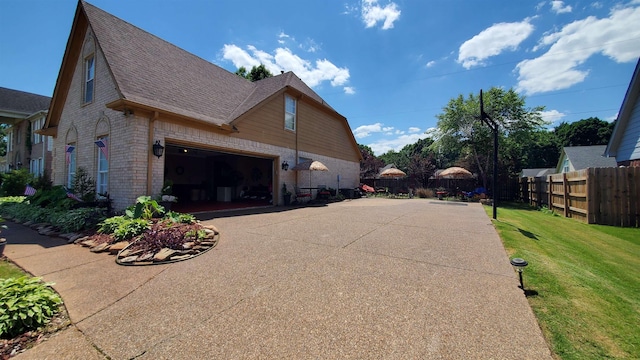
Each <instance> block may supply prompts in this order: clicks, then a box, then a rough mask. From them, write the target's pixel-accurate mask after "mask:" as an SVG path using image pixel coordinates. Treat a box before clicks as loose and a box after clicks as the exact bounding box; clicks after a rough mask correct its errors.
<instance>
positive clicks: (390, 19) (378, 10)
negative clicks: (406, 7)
mask: <svg viewBox="0 0 640 360" xmlns="http://www.w3.org/2000/svg"><path fill="white" fill-rule="evenodd" d="M400 13H401V11H400V9H398V5H397V4H396V3H393V2H392V3H389V4H387V5H386V6H385V7H381V6H380V5H378V0H362V21H364V24H365V26H366V27H367V28H371V27H374V26H376V24H377V23H378V22H382V30H388V29H391V28H393V23H394V22H395V21H396V20H398V19H399V18H400Z"/></svg>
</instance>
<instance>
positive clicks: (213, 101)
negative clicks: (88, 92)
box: [46, 0, 346, 128]
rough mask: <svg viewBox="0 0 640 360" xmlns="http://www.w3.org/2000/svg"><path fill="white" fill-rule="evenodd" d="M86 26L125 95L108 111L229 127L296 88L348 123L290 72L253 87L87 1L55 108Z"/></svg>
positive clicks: (76, 22)
mask: <svg viewBox="0 0 640 360" xmlns="http://www.w3.org/2000/svg"><path fill="white" fill-rule="evenodd" d="M87 27H89V28H90V29H91V30H92V31H93V33H94V35H95V39H96V44H97V46H98V47H99V49H100V50H101V51H102V53H103V54H104V57H105V60H106V62H107V64H108V67H109V70H110V72H111V74H112V76H113V79H114V81H115V84H116V88H117V90H118V92H119V94H120V96H121V99H120V100H116V101H114V102H112V103H110V104H107V106H108V107H111V108H114V109H118V110H124V108H125V107H140V108H144V109H147V110H151V111H160V112H166V113H167V114H172V115H177V116H180V117H182V118H185V119H193V120H196V121H200V122H204V123H208V124H212V125H218V126H228V124H230V123H231V122H232V121H233V120H235V119H237V118H238V117H239V116H241V115H243V114H244V113H246V112H247V111H249V110H251V109H253V108H254V107H256V106H257V105H259V104H260V103H261V102H263V101H265V100H266V99H268V98H269V97H271V96H273V95H275V94H276V93H278V92H281V91H285V90H286V89H287V88H292V89H294V90H296V91H297V92H299V93H301V94H304V95H305V96H306V97H307V98H308V99H311V100H313V101H315V102H316V103H318V104H320V105H321V106H322V107H324V108H325V109H326V110H327V111H329V112H331V113H333V114H336V115H338V116H340V117H341V118H342V119H344V120H345V122H346V119H345V118H344V117H342V116H341V115H339V114H338V113H337V112H336V111H335V110H333V109H332V108H331V107H330V106H328V105H327V104H325V103H324V101H323V100H322V98H321V97H320V96H318V94H316V93H315V92H314V91H313V90H311V89H310V88H309V87H308V86H307V85H306V84H304V82H302V80H300V79H299V78H298V77H297V76H295V74H293V73H291V72H287V73H284V74H281V75H277V76H274V77H272V78H267V79H264V80H260V81H257V82H250V81H248V80H246V79H244V78H241V77H239V76H238V75H236V74H234V73H231V72H229V71H227V70H225V69H223V68H221V67H219V66H217V65H215V64H213V63H210V62H209V61H206V60H204V59H202V58H200V57H198V56H196V55H194V54H191V53H189V52H187V51H185V50H183V49H181V48H179V47H177V46H175V45H173V44H171V43H169V42H167V41H165V40H162V39H160V38H159V37H157V36H155V35H152V34H150V33H148V32H146V31H144V30H142V29H140V28H138V27H136V26H134V25H132V24H130V23H128V22H126V21H124V20H122V19H119V18H117V17H115V16H113V15H111V14H109V13H107V12H105V11H103V10H101V9H99V8H97V7H95V6H93V5H91V4H89V3H87V2H85V1H83V0H80V1H79V3H78V9H77V10H76V15H75V18H74V21H73V28H72V32H71V35H70V37H69V41H68V43H67V50H66V51H65V58H64V59H63V64H62V67H63V68H62V69H61V70H60V75H59V76H58V82H57V85H56V91H55V92H54V104H53V105H52V108H53V107H54V106H57V107H62V106H63V105H64V99H63V98H64V96H65V95H61V96H60V100H57V99H56V94H57V93H58V92H59V91H62V92H66V91H68V89H62V88H61V89H58V86H59V85H60V83H61V79H62V80H64V79H63V78H66V77H69V76H71V75H72V74H71V73H72V71H71V70H65V69H64V68H65V67H69V68H73V67H74V65H75V62H76V61H77V60H76V57H74V56H73V54H70V53H73V52H75V53H78V52H79V49H80V48H81V47H82V44H78V43H77V42H82V41H83V38H84V34H85V32H86V28H87ZM66 86H67V87H68V86H69V85H68V83H67V84H66ZM59 116H60V111H52V114H51V116H50V117H51V119H50V120H49V121H48V122H47V125H46V126H47V127H52V128H53V127H55V126H57V123H58V122H59Z"/></svg>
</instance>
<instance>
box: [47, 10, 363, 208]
mask: <svg viewBox="0 0 640 360" xmlns="http://www.w3.org/2000/svg"><path fill="white" fill-rule="evenodd" d="M40 133H42V134H45V135H50V136H53V137H54V144H53V145H54V148H53V171H52V180H53V182H54V184H68V183H70V182H71V181H72V179H73V177H74V175H75V171H76V170H77V169H78V167H84V168H85V169H87V171H88V172H89V174H92V176H93V177H94V178H95V180H96V186H97V189H96V190H97V192H98V193H102V194H104V193H106V192H108V194H109V195H110V197H111V199H112V200H113V205H114V208H115V209H123V208H125V207H126V206H128V205H130V204H132V203H133V202H134V201H135V199H136V198H137V197H138V196H140V195H152V196H156V195H159V194H160V192H161V189H162V187H163V183H164V182H165V181H166V180H171V181H172V182H173V184H174V193H176V195H177V196H178V198H179V203H183V202H204V201H225V202H226V201H233V200H236V199H238V197H239V196H240V194H241V193H244V194H246V193H247V192H249V193H250V192H252V191H255V192H256V193H258V194H259V193H264V192H265V191H268V192H271V190H272V192H273V204H282V203H283V199H282V195H281V194H280V189H281V187H282V185H283V184H285V183H286V184H287V185H288V186H290V189H291V188H293V185H294V184H308V179H309V177H308V174H306V173H305V172H297V171H286V170H285V168H286V166H284V164H288V165H289V166H291V167H293V166H294V165H295V164H296V163H298V162H300V161H301V160H306V159H313V160H318V161H321V162H322V163H324V164H325V165H326V166H327V167H328V168H329V170H330V171H328V172H321V173H320V172H319V173H318V174H314V176H313V179H314V182H315V184H326V185H327V186H329V187H337V179H338V178H339V179H340V180H339V183H340V187H341V188H354V187H356V186H357V185H358V183H359V169H360V166H359V162H360V160H361V156H360V151H359V149H358V145H357V143H356V141H355V138H354V137H353V134H352V132H351V129H350V127H349V124H348V122H347V119H346V118H345V117H344V116H342V115H340V114H339V113H338V112H336V111H335V110H334V109H333V108H331V107H330V106H329V105H328V104H326V103H325V102H324V101H323V99H322V98H321V97H320V96H318V95H317V94H316V93H315V92H314V91H313V90H312V89H310V88H309V87H308V86H307V85H305V84H304V83H303V82H302V81H301V80H300V79H299V78H298V77H297V76H296V75H295V74H294V73H292V72H286V73H283V74H280V75H277V76H274V77H271V78H267V79H264V80H260V81H257V82H254V83H252V82H250V81H248V80H246V79H243V78H241V77H239V76H237V75H235V74H233V73H231V72H228V71H227V70H224V69H222V68H220V67H218V66H216V65H214V64H212V63H210V62H208V61H206V60H203V59H201V58H199V57H197V56H195V55H193V54H190V53H188V52H186V51H184V50H182V49H180V48H178V47H176V46H175V45H173V44H170V43H168V42H166V41H164V40H162V39H160V38H158V37H156V36H154V35H152V34H149V33H147V32H145V31H143V30H141V29H139V28H137V27H135V26H133V25H131V24H129V23H127V22H125V21H123V20H121V19H119V18H117V17H114V16H113V15H111V14H108V13H106V12H104V11H103V10H101V9H98V8H96V7H94V6H93V5H91V4H88V3H86V2H84V1H80V2H79V3H78V7H77V9H76V13H75V17H74V20H73V25H72V28H71V34H70V35H69V40H68V42H67V47H66V51H65V54H64V58H63V61H62V66H61V69H60V72H59V75H58V80H57V83H56V86H55V91H54V94H53V100H52V103H51V108H50V110H49V114H48V117H47V121H46V124H45V126H44V128H43V129H42V130H41V131H40ZM154 144H158V145H161V146H163V147H164V149H163V155H162V156H160V157H157V156H154V154H153V151H152V149H153V146H154ZM301 186H302V185H301Z"/></svg>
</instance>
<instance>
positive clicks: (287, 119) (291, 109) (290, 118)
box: [284, 95, 296, 131]
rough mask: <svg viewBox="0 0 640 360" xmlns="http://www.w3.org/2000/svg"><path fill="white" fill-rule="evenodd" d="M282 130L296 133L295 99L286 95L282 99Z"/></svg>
mask: <svg viewBox="0 0 640 360" xmlns="http://www.w3.org/2000/svg"><path fill="white" fill-rule="evenodd" d="M284 128H285V129H287V130H291V131H296V99H294V98H292V97H291V96H288V95H285V97H284Z"/></svg>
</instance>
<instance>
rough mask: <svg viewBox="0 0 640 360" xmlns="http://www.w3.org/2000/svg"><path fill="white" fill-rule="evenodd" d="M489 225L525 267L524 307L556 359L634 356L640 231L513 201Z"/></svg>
mask: <svg viewBox="0 0 640 360" xmlns="http://www.w3.org/2000/svg"><path fill="white" fill-rule="evenodd" d="M485 210H486V211H487V214H489V216H490V217H491V216H492V209H491V207H489V206H485ZM494 224H495V226H496V228H497V230H498V233H499V234H500V237H501V238H502V242H503V244H504V246H505V248H506V249H507V252H508V253H509V256H510V257H521V258H524V259H525V260H527V261H528V262H529V266H528V267H527V268H526V269H525V272H524V273H523V274H524V286H525V289H527V290H528V291H529V292H528V294H529V296H528V300H529V304H530V305H531V308H532V309H533V311H534V313H535V314H536V317H537V318H538V322H539V323H540V327H541V328H542V330H543V332H544V335H545V337H546V339H547V341H548V343H549V344H550V346H551V349H552V350H553V352H554V353H555V354H556V355H557V356H558V357H559V358H561V359H607V358H609V359H638V358H640V229H634V228H617V227H611V226H601V225H587V224H584V223H581V222H579V221H577V220H573V219H567V218H563V217H561V216H557V215H552V214H550V213H549V212H548V211H538V210H534V209H532V208H529V207H528V206H521V205H515V204H511V205H504V206H501V207H499V208H498V220H497V221H494Z"/></svg>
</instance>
